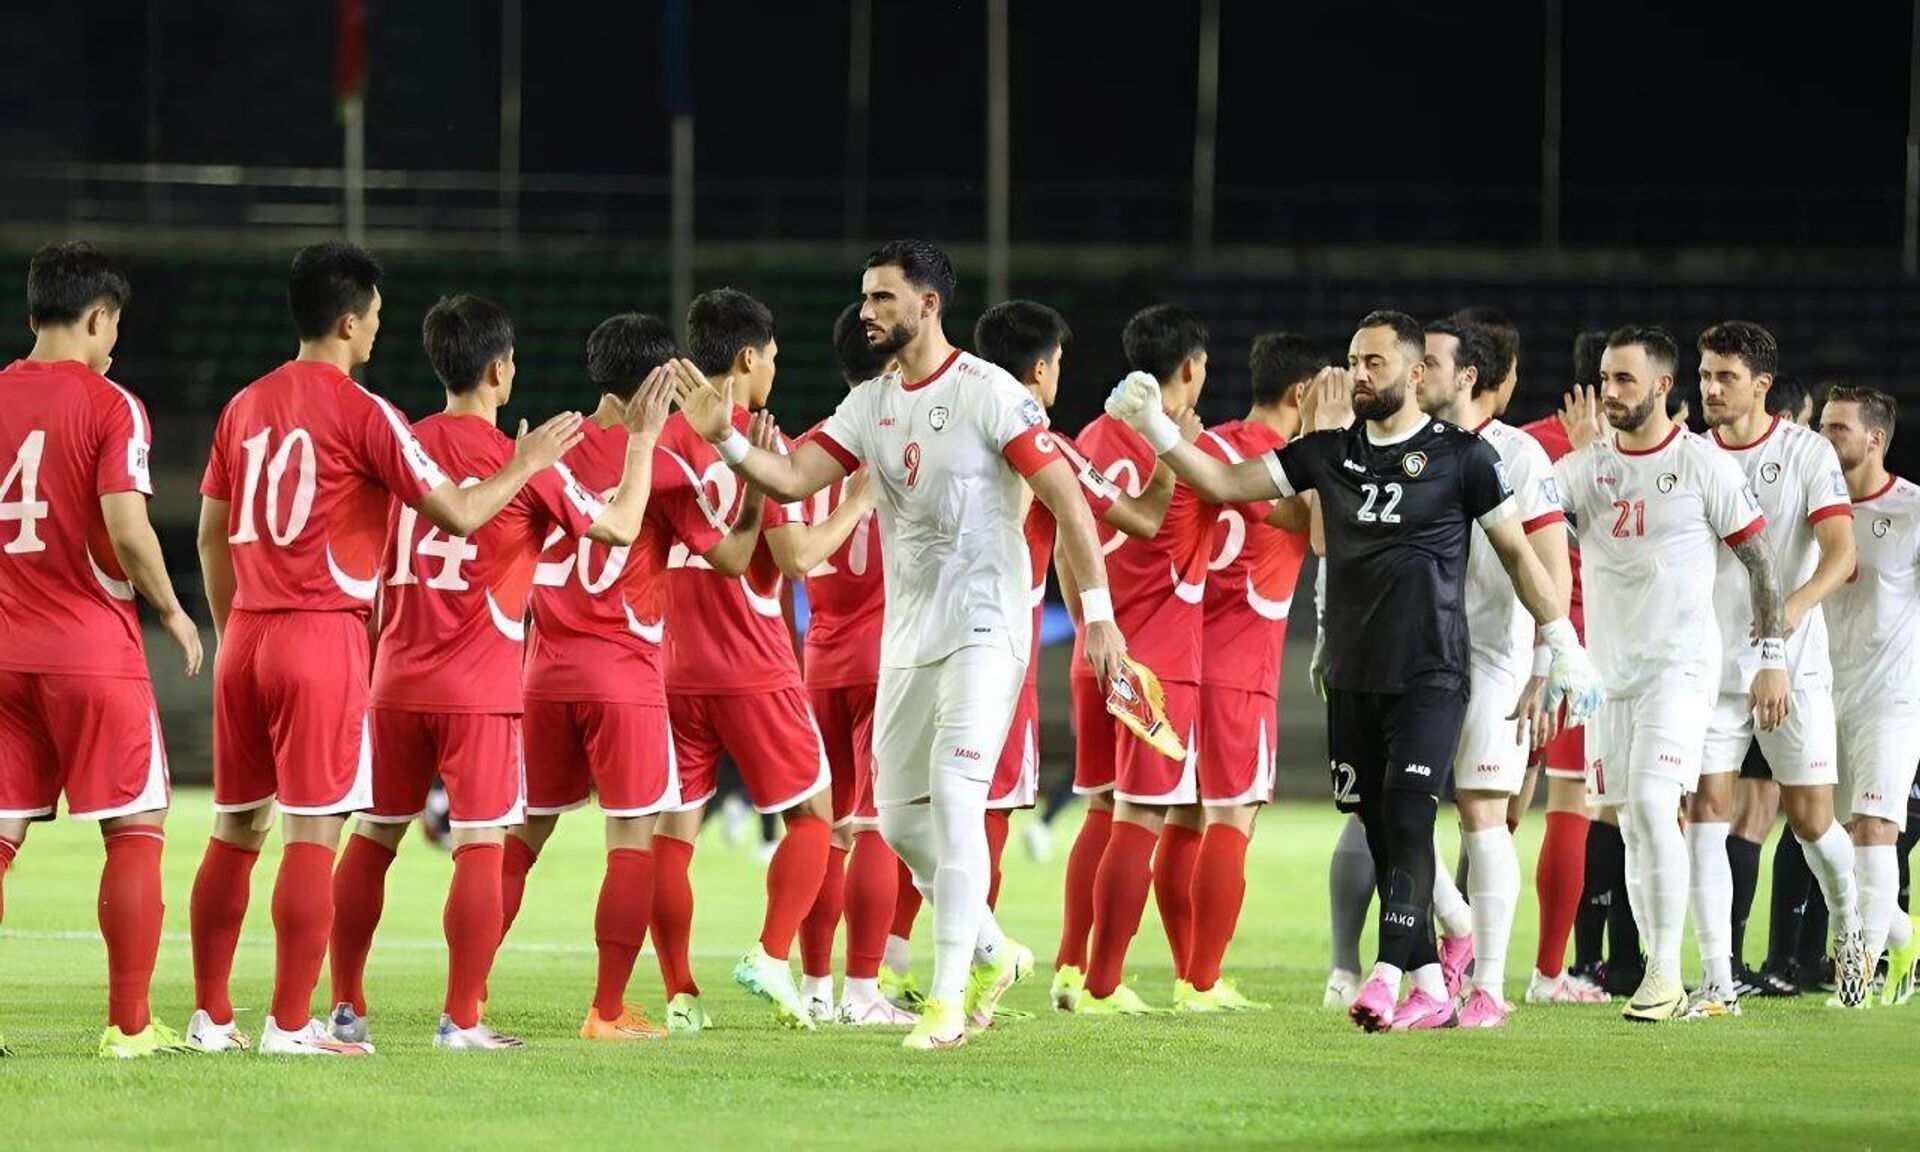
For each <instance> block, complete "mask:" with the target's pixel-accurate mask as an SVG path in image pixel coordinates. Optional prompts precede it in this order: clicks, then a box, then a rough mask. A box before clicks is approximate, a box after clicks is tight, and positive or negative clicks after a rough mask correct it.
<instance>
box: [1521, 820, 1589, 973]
mask: <svg viewBox="0 0 1920 1152" xmlns="http://www.w3.org/2000/svg"><path fill="white" fill-rule="evenodd" d="M1586 882H1587V818H1586V817H1585V816H1584V815H1582V814H1581V813H1579V812H1549V813H1547V835H1546V838H1545V839H1544V840H1542V841H1541V842H1540V860H1539V862H1538V863H1537V864H1535V865H1534V873H1533V886H1534V891H1535V892H1537V893H1538V894H1539V897H1540V947H1539V950H1538V951H1537V952H1535V953H1534V958H1533V966H1534V967H1535V968H1538V969H1539V970H1540V975H1542V976H1547V977H1553V976H1558V975H1560V972H1561V970H1562V969H1563V968H1564V967H1565V964H1566V958H1567V934H1568V933H1569V932H1572V931H1573V919H1574V916H1575V915H1576V914H1577V913H1578V912H1579V911H1580V892H1581V889H1582V888H1584V887H1585V885H1586Z"/></svg>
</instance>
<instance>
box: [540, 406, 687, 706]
mask: <svg viewBox="0 0 1920 1152" xmlns="http://www.w3.org/2000/svg"><path fill="white" fill-rule="evenodd" d="M580 430H581V431H582V432H583V433H584V434H585V436H586V438H585V439H583V440H582V441H580V443H578V444H576V445H574V447H573V450H572V451H571V452H568V453H567V456H566V459H565V461H564V463H565V465H566V466H567V468H569V469H570V470H571V471H572V472H573V475H574V478H575V480H576V481H577V482H578V484H579V485H580V487H582V488H584V489H586V490H587V491H589V492H593V493H597V494H598V495H599V496H600V498H601V499H603V500H604V499H611V498H612V496H613V494H614V493H615V492H616V491H618V490H619V488H620V477H621V475H622V474H623V473H624V472H625V471H626V465H627V430H626V429H625V428H623V427H621V426H620V425H618V424H615V425H613V426H612V427H610V428H602V427H600V426H599V425H598V424H595V423H594V422H593V421H591V420H589V421H587V422H586V423H584V424H582V425H581V426H580ZM724 535H725V533H723V532H722V531H721V530H720V529H718V528H716V527H714V525H713V522H712V521H711V520H709V519H708V517H707V513H706V510H705V509H704V508H702V507H701V504H700V495H699V491H698V489H696V488H695V487H694V485H693V483H692V482H691V481H690V480H689V479H688V477H687V475H686V473H685V472H684V471H683V470H682V469H681V468H680V467H679V465H678V464H677V463H675V461H674V458H673V457H672V456H671V454H669V453H667V452H665V451H662V450H661V449H659V448H657V447H656V448H655V449H654V453H653V485H652V487H651V489H650V490H649V491H648V495H647V513H646V516H645V517H644V518H642V520H641V523H640V535H639V537H638V538H636V539H635V540H634V542H633V543H632V544H631V545H629V546H627V547H625V548H610V547H608V546H607V545H605V544H599V543H596V542H594V541H593V540H590V539H588V538H586V537H584V536H582V537H580V538H579V539H577V540H575V539H572V538H570V537H567V536H566V535H565V534H564V533H563V532H560V531H552V532H549V533H548V534H547V540H546V547H545V550H544V551H542V552H541V554H540V563H539V564H538V565H536V566H535V568H534V570H533V584H534V589H533V637H532V644H531V645H530V647H529V648H528V651H527V664H526V671H525V674H524V677H523V679H522V684H523V687H524V688H525V690H526V698H527V699H529V700H559V701H579V700H594V701H605V702H612V703H624V704H659V705H663V706H664V705H665V704H666V702H667V691H666V681H665V677H664V676H663V674H662V659H661V653H660V647H661V644H662V643H663V642H664V641H665V638H666V630H667V629H666V624H667V556H668V553H669V552H671V551H672V550H673V549H675V548H678V547H687V548H691V549H693V550H694V551H696V552H707V551H711V550H712V549H713V547H714V545H716V544H718V543H720V540H721V537H722V536H724ZM681 610H683V611H684V610H685V606H684V605H682V606H681Z"/></svg>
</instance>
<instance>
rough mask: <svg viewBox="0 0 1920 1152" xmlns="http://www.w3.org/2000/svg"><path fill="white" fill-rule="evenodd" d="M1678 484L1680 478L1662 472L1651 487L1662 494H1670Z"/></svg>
mask: <svg viewBox="0 0 1920 1152" xmlns="http://www.w3.org/2000/svg"><path fill="white" fill-rule="evenodd" d="M1678 483H1680V477H1678V476H1675V475H1674V474H1673V473H1671V472H1662V473H1660V478H1659V479H1658V480H1655V481H1654V482H1653V486H1654V487H1655V488H1658V489H1660V491H1662V492H1671V491H1673V486H1674V485H1675V484H1678Z"/></svg>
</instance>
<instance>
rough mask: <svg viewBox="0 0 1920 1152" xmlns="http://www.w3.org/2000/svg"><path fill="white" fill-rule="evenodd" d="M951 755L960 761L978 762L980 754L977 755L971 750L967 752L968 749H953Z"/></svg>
mask: <svg viewBox="0 0 1920 1152" xmlns="http://www.w3.org/2000/svg"><path fill="white" fill-rule="evenodd" d="M953 754H954V755H955V756H958V757H960V759H962V760H978V759H980V753H978V752H974V751H971V750H969V749H966V748H955V749H954V750H953Z"/></svg>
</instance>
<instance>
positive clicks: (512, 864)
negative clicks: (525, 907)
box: [500, 832, 540, 940]
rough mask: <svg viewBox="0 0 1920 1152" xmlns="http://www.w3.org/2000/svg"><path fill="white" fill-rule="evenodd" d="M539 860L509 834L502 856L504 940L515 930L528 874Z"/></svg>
mask: <svg viewBox="0 0 1920 1152" xmlns="http://www.w3.org/2000/svg"><path fill="white" fill-rule="evenodd" d="M538 859H540V858H539V857H538V856H535V855H534V854H533V849H532V848H529V847H528V846H527V842H526V841H525V840H522V839H520V837H518V836H515V835H514V834H513V833H511V832H509V833H507V843H506V848H505V851H503V852H502V853H501V856H500V938H501V939H503V940H504V939H506V936H507V933H508V932H511V931H512V930H513V921H514V918H515V917H516V916H518V915H520V901H521V900H522V899H523V898H525V896H526V894H527V873H529V872H531V871H533V865H534V862H535V861H537V860H538Z"/></svg>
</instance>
